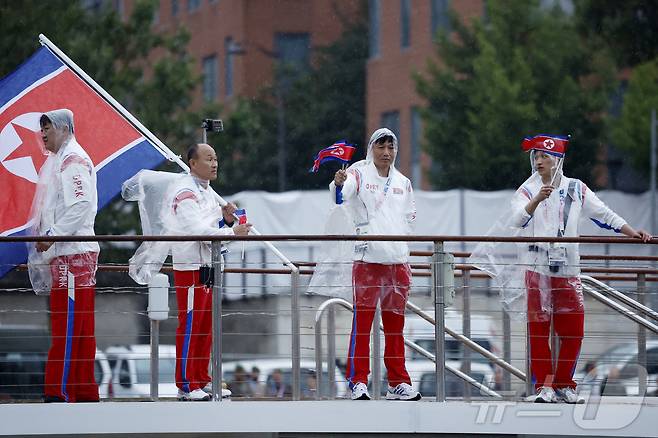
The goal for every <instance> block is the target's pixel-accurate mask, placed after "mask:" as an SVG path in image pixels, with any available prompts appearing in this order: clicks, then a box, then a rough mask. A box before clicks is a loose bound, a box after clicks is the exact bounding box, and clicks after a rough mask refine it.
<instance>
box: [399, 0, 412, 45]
mask: <svg viewBox="0 0 658 438" xmlns="http://www.w3.org/2000/svg"><path fill="white" fill-rule="evenodd" d="M410 20H411V0H400V47H402V48H405V47H409V45H410V44H411V26H410Z"/></svg>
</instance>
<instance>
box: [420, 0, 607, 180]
mask: <svg viewBox="0 0 658 438" xmlns="http://www.w3.org/2000/svg"><path fill="white" fill-rule="evenodd" d="M451 21H452V29H454V30H455V34H454V35H450V36H448V35H445V34H443V35H440V37H439V39H438V43H437V54H438V58H439V59H440V60H441V61H440V63H437V62H433V61H430V62H429V63H428V70H427V72H426V74H425V75H417V76H416V80H417V90H418V92H419V94H420V95H421V96H422V97H424V98H425V99H426V100H427V103H428V106H427V108H426V109H425V110H424V111H423V119H424V122H425V128H426V129H425V133H426V139H425V144H424V147H425V149H426V150H427V152H428V153H429V154H430V155H431V157H432V158H433V161H434V167H433V169H432V172H431V175H430V176H431V179H432V181H433V183H434V185H435V186H436V187H437V188H441V189H446V188H453V187H467V188H471V189H478V190H495V189H503V188H510V187H514V186H517V185H518V184H519V183H521V182H522V181H523V179H524V178H525V177H526V176H527V175H528V173H529V166H528V159H527V157H526V156H525V155H523V154H522V153H521V151H520V146H519V145H520V143H521V140H522V139H523V137H524V136H527V135H533V134H539V133H550V134H571V135H572V141H571V146H570V149H569V153H568V155H567V157H568V158H567V160H566V163H565V167H566V171H567V172H568V173H569V174H571V175H572V176H575V177H579V178H583V179H585V180H589V175H590V171H591V168H592V165H593V164H594V163H595V152H596V150H597V147H598V145H599V143H600V141H601V140H600V139H601V137H602V135H603V133H604V127H605V126H604V118H603V112H604V110H605V108H606V105H607V95H608V93H609V90H610V85H611V71H612V66H611V61H610V58H609V56H608V55H607V54H606V53H605V51H604V50H602V49H600V48H598V47H592V46H591V45H588V44H586V42H584V41H583V40H582V39H581V38H580V37H579V35H578V33H577V31H576V27H575V24H574V22H573V20H572V19H571V18H570V17H568V16H566V15H565V14H564V13H563V12H562V11H560V10H559V9H557V8H555V9H551V10H546V9H542V8H540V6H539V1H538V0H535V1H525V0H514V1H502V0H501V1H495V0H493V1H489V2H488V22H487V23H482V22H481V21H479V20H475V21H474V22H473V23H471V24H468V25H466V24H464V23H462V22H460V21H459V20H458V19H457V18H456V17H455V16H453V18H452V20H451Z"/></svg>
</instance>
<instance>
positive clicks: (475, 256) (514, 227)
mask: <svg viewBox="0 0 658 438" xmlns="http://www.w3.org/2000/svg"><path fill="white" fill-rule="evenodd" d="M534 152H535V151H534V150H533V151H531V154H530V156H531V161H530V162H531V166H532V168H533V174H532V175H531V176H530V177H529V178H528V179H527V180H526V181H525V182H524V183H523V184H522V185H521V188H519V190H522V188H523V187H536V188H539V187H541V186H542V185H543V184H542V180H541V176H540V175H539V173H537V172H536V171H535V168H534V154H533V153H534ZM553 169H554V173H553V177H552V184H557V183H559V181H560V179H561V178H562V176H563V175H562V159H561V158H556V159H555V161H554V166H553ZM528 202H529V199H527V198H523V197H521V196H519V191H517V193H515V195H514V197H513V198H512V201H511V202H510V205H509V208H508V210H507V211H506V212H505V213H503V215H502V216H501V217H500V218H499V219H498V220H497V221H496V223H495V224H494V225H493V226H492V227H491V229H490V230H489V231H488V232H487V236H492V237H493V236H496V237H557V236H539V235H537V234H536V232H535V227H534V219H533V220H529V222H527V224H523V225H525V226H522V225H520V222H519V214H520V213H519V212H520V211H521V209H524V207H525V205H526V204H527V203H528ZM542 203H547V207H548V208H550V209H558V208H559V200H558V199H557V197H554V196H551V198H549V199H547V200H544V201H542ZM540 207H542V205H541V204H540ZM540 207H537V209H538V210H539V208H540ZM573 245H577V244H563V245H562V246H573ZM550 247H551V245H550V244H548V243H539V242H534V243H533V242H518V243H514V242H480V243H479V244H478V245H477V246H476V247H475V249H474V250H473V252H472V253H471V256H470V258H469V259H468V263H470V264H472V265H474V266H475V267H477V268H478V269H480V270H482V271H484V272H486V273H487V274H488V275H489V276H490V277H491V278H492V281H493V285H494V288H496V289H498V291H499V293H500V299H501V303H502V306H503V308H504V309H505V310H506V311H507V312H508V313H509V314H510V316H511V317H513V318H515V319H524V318H526V317H527V311H528V289H529V288H532V289H536V290H537V291H538V293H539V309H537V310H538V311H539V313H540V315H539V316H537V314H535V317H538V318H545V317H549V316H548V315H550V313H556V312H557V313H559V312H570V311H573V308H574V306H573V305H570V306H569V307H565V308H561V307H559V306H555V305H554V299H553V298H554V296H553V295H554V294H556V293H561V292H562V291H561V290H559V289H556V288H555V287H554V285H553V283H554V282H555V281H554V279H556V278H565V277H564V276H563V275H552V274H550V268H549V258H548V253H549V248H550ZM573 288H574V290H575V291H576V294H577V297H576V299H577V300H578V301H579V302H580V305H581V306H582V300H583V298H582V288H581V287H580V285H579V284H574V285H573Z"/></svg>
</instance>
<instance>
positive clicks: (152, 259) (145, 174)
mask: <svg viewBox="0 0 658 438" xmlns="http://www.w3.org/2000/svg"><path fill="white" fill-rule="evenodd" d="M186 178H189V174H186V173H170V172H159V171H154V170H141V171H140V172H139V173H137V174H136V175H135V176H133V177H132V178H130V179H128V180H126V181H125V182H124V183H123V185H122V187H121V196H122V197H123V199H125V200H126V201H136V202H137V205H138V206H139V217H140V219H141V223H142V234H143V235H151V236H165V235H171V234H184V233H183V232H181V231H182V230H179V229H177V228H178V227H177V225H176V221H175V220H174V218H173V213H171V208H170V206H171V205H172V201H173V196H174V195H175V193H176V187H177V186H178V185H180V184H181V183H183V182H184V180H185V179H186ZM171 246H172V242H142V244H141V245H140V246H139V248H137V251H135V254H134V255H133V256H132V257H131V258H130V260H129V268H128V274H129V275H130V277H131V278H132V279H133V280H135V282H137V283H138V284H148V283H149V281H150V280H151V278H152V277H153V275H155V274H157V273H158V272H160V269H161V268H162V265H163V264H164V262H165V260H166V259H167V256H169V254H170V252H171Z"/></svg>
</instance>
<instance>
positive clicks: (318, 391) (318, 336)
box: [315, 318, 328, 400]
mask: <svg viewBox="0 0 658 438" xmlns="http://www.w3.org/2000/svg"><path fill="white" fill-rule="evenodd" d="M327 365H328V364H327ZM327 368H328V367H327ZM315 399H316V400H320V399H322V318H320V319H318V320H317V321H315Z"/></svg>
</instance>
